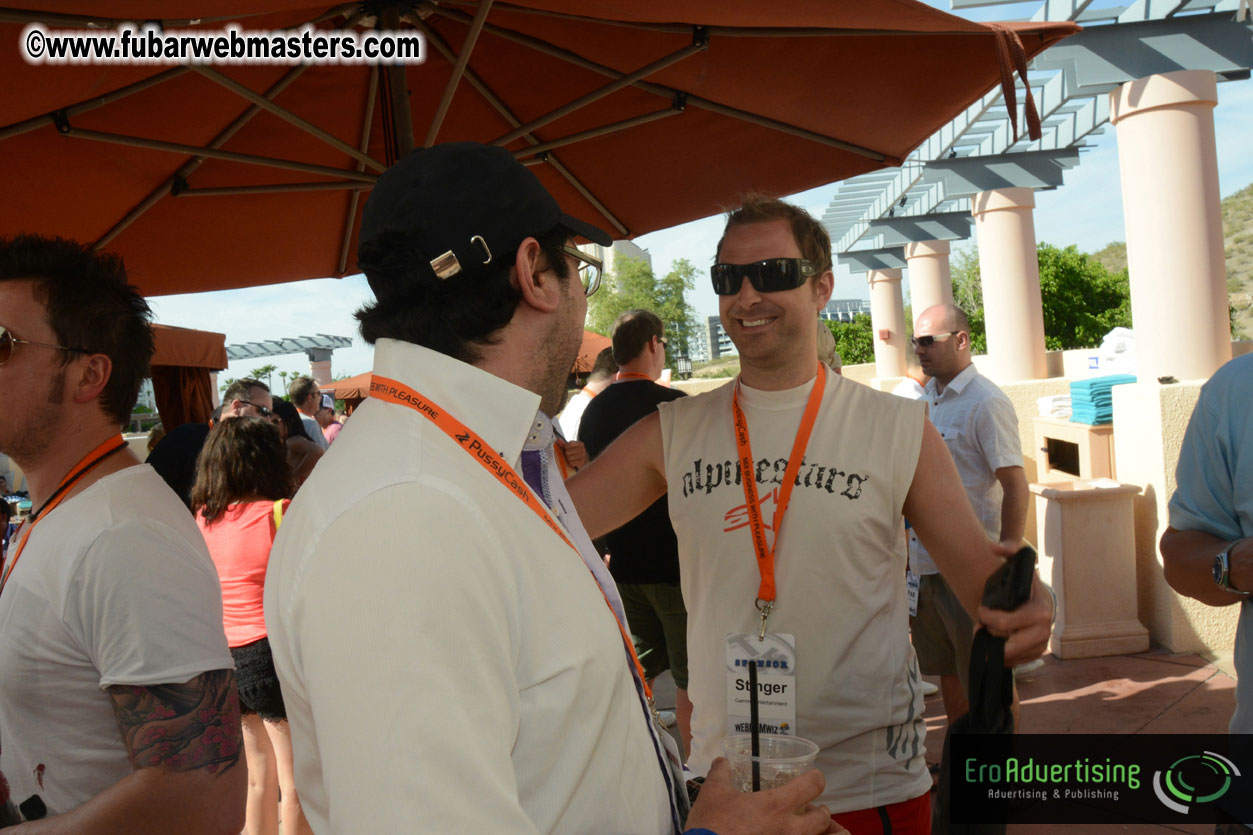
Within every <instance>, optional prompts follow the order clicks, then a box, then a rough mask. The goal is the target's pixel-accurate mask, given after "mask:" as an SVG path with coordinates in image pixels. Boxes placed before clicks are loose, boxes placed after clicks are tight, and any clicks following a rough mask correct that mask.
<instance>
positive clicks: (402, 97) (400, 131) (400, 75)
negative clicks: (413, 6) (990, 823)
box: [379, 6, 413, 159]
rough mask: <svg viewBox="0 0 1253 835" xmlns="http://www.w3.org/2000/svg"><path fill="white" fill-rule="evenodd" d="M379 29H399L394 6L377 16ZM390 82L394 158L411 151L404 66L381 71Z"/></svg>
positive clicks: (411, 133)
mask: <svg viewBox="0 0 1253 835" xmlns="http://www.w3.org/2000/svg"><path fill="white" fill-rule="evenodd" d="M379 24H380V28H381V29H387V30H391V31H393V32H394V31H396V30H397V29H399V28H400V10H399V9H397V8H396V7H395V6H389V7H388V8H385V9H383V12H382V14H380V15H379ZM383 71H384V72H386V73H387V78H388V81H390V82H391V83H390V85H389V88H390V91H391V97H392V100H391V105H392V125H393V128H394V130H395V132H396V157H397V159H399V158H400V157H403V156H405V155H406V154H408V153H409V152H410V151H412V150H413V111H412V110H411V109H410V108H409V78H408V76H407V75H406V72H405V65H404V64H391V65H389V66H387V67H385V68H384V69H383Z"/></svg>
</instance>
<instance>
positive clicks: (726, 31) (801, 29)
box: [422, 0, 986, 38]
mask: <svg viewBox="0 0 1253 835" xmlns="http://www.w3.org/2000/svg"><path fill="white" fill-rule="evenodd" d="M433 5H434V4H433V3H431V2H429V0H428V1H427V2H424V3H422V6H423V7H424V8H428V9H431V10H434V9H433ZM447 5H469V4H467V3H458V2H453V3H451V4H447ZM447 5H445V8H447ZM496 8H498V9H503V10H505V11H508V12H515V13H517V14H521V15H531V16H533V17H547V18H552V19H555V20H572V21H575V22H577V23H598V24H601V25H603V26H616V27H619V28H622V29H638V30H642V31H645V32H661V33H664V34H670V35H681V34H684V33H686V32H690V31H691V30H692V27H693V26H698V25H702V24H695V23H661V22H649V21H642V20H610V19H608V18H602V17H591V16H589V15H580V14H573V13H571V12H558V11H553V10H552V9H534V8H528V7H525V6H516V5H513V4H511V3H498V4H497V6H496ZM979 25H981V24H979ZM704 28H705V29H707V30H708V31H709V33H710V34H711V35H725V36H728V37H733V38H734V37H748V38H755V37H763V36H764V37H771V38H780V37H782V38H788V37H799V38H815V37H854V38H856V37H864V36H872V37H884V36H888V37H891V36H910V37H912V36H916V35H926V36H931V35H980V34H986V33H984V32H981V31H980V30H979V29H977V28H976V29H938V30H935V31H926V32H924V31H921V30H905V29H854V28H846V27H841V26H797V27H787V26H705V27H704Z"/></svg>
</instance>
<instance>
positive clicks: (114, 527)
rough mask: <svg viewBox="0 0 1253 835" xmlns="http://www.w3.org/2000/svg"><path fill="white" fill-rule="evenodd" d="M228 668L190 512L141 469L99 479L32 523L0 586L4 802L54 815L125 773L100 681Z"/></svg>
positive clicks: (205, 559)
mask: <svg viewBox="0 0 1253 835" xmlns="http://www.w3.org/2000/svg"><path fill="white" fill-rule="evenodd" d="M14 549H16V544H15V545H14ZM234 666H235V665H234V662H233V661H232V660H231V654H230V651H229V650H228V649H227V646H226V636H225V634H223V630H222V593H221V590H220V587H219V585H218V578H217V571H216V570H215V569H214V567H213V561H212V560H211V559H210V558H209V552H208V550H207V549H206V548H205V544H204V539H203V538H202V537H201V536H200V532H199V531H198V530H197V529H196V524H195V522H194V521H192V517H191V514H190V513H188V512H187V508H186V507H185V506H184V505H183V503H182V502H181V501H179V498H178V496H176V495H175V494H174V492H173V491H172V490H170V488H169V487H167V486H166V484H165V482H164V481H162V480H161V477H160V476H158V475H157V474H156V473H155V472H154V471H153V469H152V468H151V467H149V466H147V465H146V464H144V465H139V466H135V467H129V468H127V469H125V470H122V471H121V472H118V473H114V474H112V475H109V476H106V477H104V478H102V479H101V480H100V481H98V482H96V483H95V484H92V485H91V486H90V487H88V488H87V489H86V490H84V491H83V492H82V493H81V494H79V495H77V496H74V497H72V498H70V499H67V500H66V501H64V502H63V503H61V504H60V505H59V506H57V507H56V508H54V509H53V510H52V511H51V512H50V513H48V515H47V516H46V517H45V518H43V519H41V520H40V521H39V522H38V524H36V525H35V527H34V529H33V530H32V531H31V535H30V541H29V542H28V543H27V544H26V547H25V549H24V550H23V552H22V554H21V558H20V560H19V562H18V564H17V566H16V567H15V568H14V569H13V574H12V575H11V576H10V577H9V582H8V585H7V586H5V589H4V593H3V594H0V748H2V751H0V771H3V772H4V775H5V776H6V777H7V778H8V780H9V785H10V787H11V789H12V795H13V798H14V799H15V800H16V801H18V802H21V801H23V800H25V799H26V798H28V797H30V796H31V795H33V794H38V795H39V796H40V797H41V798H43V801H44V803H45V804H46V805H47V807H48V814H49V815H57V814H61V813H63V812H68V811H70V810H72V809H74V808H75V807H77V806H80V805H82V804H83V803H85V802H86V801H87V800H90V799H91V798H92V797H94V796H95V795H97V794H99V793H100V792H102V791H103V790H105V789H106V788H108V787H109V786H111V785H113V784H114V783H116V782H117V781H118V780H121V779H122V778H123V777H126V776H127V775H128V774H130V773H131V771H132V769H131V765H130V760H129V758H128V756H127V752H126V747H125V745H124V744H123V742H122V737H121V733H120V732H119V731H118V725H117V720H116V718H115V717H114V712H113V707H112V701H111V699H110V698H109V695H108V693H106V692H105V688H107V687H109V686H111V685H115V684H133V685H154V684H177V683H182V682H186V681H190V680H191V679H193V678H195V677H196V676H198V675H200V674H201V673H204V672H208V671H210V670H223V669H228V670H229V669H234Z"/></svg>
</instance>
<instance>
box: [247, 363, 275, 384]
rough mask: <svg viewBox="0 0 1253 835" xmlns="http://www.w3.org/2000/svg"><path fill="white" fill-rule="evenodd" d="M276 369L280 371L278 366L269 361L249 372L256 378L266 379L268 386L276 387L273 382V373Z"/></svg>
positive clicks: (249, 374)
mask: <svg viewBox="0 0 1253 835" xmlns="http://www.w3.org/2000/svg"><path fill="white" fill-rule="evenodd" d="M275 371H278V366H277V365H275V364H273V363H269V364H267V365H263V366H261V367H260V368H254V369H252V370H251V371H249V372H248V376H250V377H252V379H254V380H265V384H266V385H267V386H269V387H270V388H274V383H273V382H271V375H272V374H273V373H274V372H275Z"/></svg>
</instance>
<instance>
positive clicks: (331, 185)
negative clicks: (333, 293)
mask: <svg viewBox="0 0 1253 835" xmlns="http://www.w3.org/2000/svg"><path fill="white" fill-rule="evenodd" d="M373 187H374V186H373V184H371V183H362V182H358V181H357V180H337V181H331V182H325V183H273V184H270V185H259V186H212V187H206V188H185V189H183V190H182V191H180V192H179V193H178V196H179V197H234V196H238V195H243V194H286V193H288V192H300V191H351V192H353V193H354V194H356V193H358V192H362V191H369V190H370V189H371V188H373ZM340 272H343V268H342V267H341V268H340Z"/></svg>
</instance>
